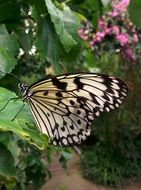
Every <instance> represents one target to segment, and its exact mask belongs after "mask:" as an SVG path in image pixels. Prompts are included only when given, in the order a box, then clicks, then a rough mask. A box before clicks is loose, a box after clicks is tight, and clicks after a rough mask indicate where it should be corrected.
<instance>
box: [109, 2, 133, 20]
mask: <svg viewBox="0 0 141 190" xmlns="http://www.w3.org/2000/svg"><path fill="white" fill-rule="evenodd" d="M129 3H130V0H121V1H119V2H118V1H117V3H116V2H115V0H113V1H112V11H111V12H109V16H112V17H117V16H118V15H121V14H122V13H124V12H125V11H127V7H128V5H129Z"/></svg>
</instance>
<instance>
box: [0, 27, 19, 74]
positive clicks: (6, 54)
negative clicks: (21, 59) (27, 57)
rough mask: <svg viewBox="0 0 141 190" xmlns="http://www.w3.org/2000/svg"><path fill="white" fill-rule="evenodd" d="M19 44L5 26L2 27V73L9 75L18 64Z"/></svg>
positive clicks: (0, 66) (0, 55) (0, 68)
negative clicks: (16, 56) (16, 57)
mask: <svg viewBox="0 0 141 190" xmlns="http://www.w3.org/2000/svg"><path fill="white" fill-rule="evenodd" d="M18 48H19V46H18V42H17V40H16V39H15V37H14V36H13V35H10V34H9V33H8V32H7V30H6V27H5V25H3V24H2V25H0V71H3V72H6V73H9V72H10V71H11V70H12V69H13V68H14V67H15V65H16V64H17V60H16V59H15V55H16V54H17V53H18Z"/></svg>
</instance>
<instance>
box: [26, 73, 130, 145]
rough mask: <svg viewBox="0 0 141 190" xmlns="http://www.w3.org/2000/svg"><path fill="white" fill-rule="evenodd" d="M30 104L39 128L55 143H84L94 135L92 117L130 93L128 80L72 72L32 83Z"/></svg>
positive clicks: (109, 108) (120, 101)
mask: <svg viewBox="0 0 141 190" xmlns="http://www.w3.org/2000/svg"><path fill="white" fill-rule="evenodd" d="M28 93H29V94H30V96H29V97H28V102H29V106H30V108H31V111H32V114H33V116H34V118H35V120H36V122H37V124H38V127H39V130H40V131H42V132H43V133H45V134H47V135H48V136H49V137H50V139H51V141H52V143H53V144H54V145H60V146H72V145H76V144H80V143H81V142H82V141H84V140H85V139H86V137H87V136H89V135H90V132H91V124H92V121H93V120H94V119H95V118H96V117H97V116H99V114H100V112H103V111H108V112H109V111H111V110H113V109H115V108H117V107H119V105H120V104H121V103H122V101H123V99H124V98H125V97H126V96H127V86H126V84H125V83H124V82H123V81H122V80H120V79H118V78H114V77H110V76H107V75H102V74H83V73H82V74H81V73H80V74H69V75H61V76H58V77H54V78H52V79H48V80H43V81H41V82H38V83H35V84H34V85H32V86H30V87H29V91H28Z"/></svg>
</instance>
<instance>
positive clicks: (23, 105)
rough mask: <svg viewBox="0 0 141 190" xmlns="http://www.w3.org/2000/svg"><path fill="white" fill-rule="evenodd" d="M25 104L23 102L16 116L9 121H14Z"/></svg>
mask: <svg viewBox="0 0 141 190" xmlns="http://www.w3.org/2000/svg"><path fill="white" fill-rule="evenodd" d="M24 106H25V104H24V102H23V105H22V107H21V108H20V110H19V111H18V112H17V114H16V115H15V116H14V117H13V119H11V121H14V120H15V119H16V117H17V116H18V115H19V113H20V112H21V111H22V109H23V108H24Z"/></svg>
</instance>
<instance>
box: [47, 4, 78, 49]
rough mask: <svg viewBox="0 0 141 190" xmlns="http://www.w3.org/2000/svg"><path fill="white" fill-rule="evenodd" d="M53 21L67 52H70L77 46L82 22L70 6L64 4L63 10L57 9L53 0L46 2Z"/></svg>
mask: <svg viewBox="0 0 141 190" xmlns="http://www.w3.org/2000/svg"><path fill="white" fill-rule="evenodd" d="M45 2H46V6H47V9H48V12H49V14H50V17H51V21H52V22H53V24H54V27H55V30H56V33H57V34H58V36H59V38H60V41H61V43H62V44H63V46H64V48H65V51H66V52H69V51H70V50H71V49H72V47H74V46H76V45H77V43H78V42H77V38H78V37H77V29H78V27H80V22H79V20H78V19H77V17H76V16H75V14H74V13H73V12H72V11H71V10H70V8H69V7H68V6H66V5H65V4H63V9H61V8H59V6H58V7H56V6H55V5H54V4H53V2H52V1H51V0H45Z"/></svg>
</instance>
